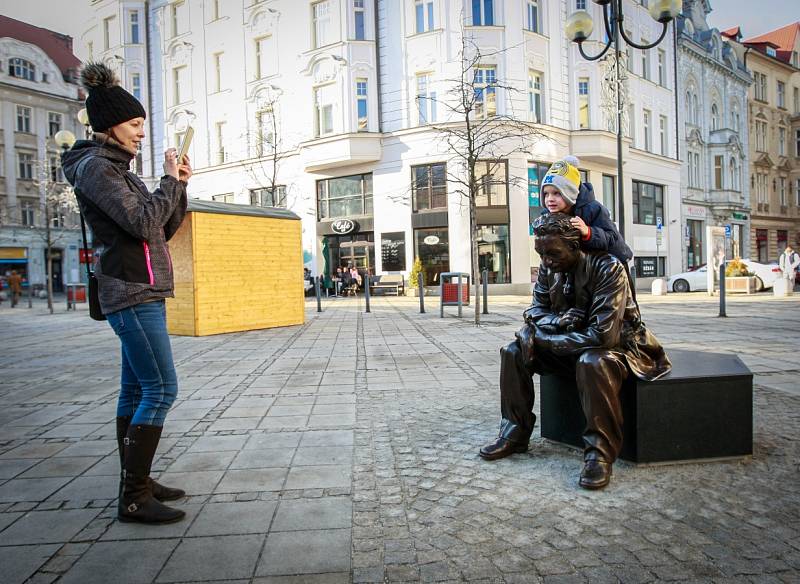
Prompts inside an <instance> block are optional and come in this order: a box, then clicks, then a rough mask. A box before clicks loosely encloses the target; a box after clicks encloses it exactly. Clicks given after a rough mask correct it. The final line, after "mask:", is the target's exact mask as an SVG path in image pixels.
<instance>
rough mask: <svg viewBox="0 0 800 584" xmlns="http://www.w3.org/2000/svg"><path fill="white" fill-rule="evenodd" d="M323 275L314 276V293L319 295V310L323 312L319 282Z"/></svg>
mask: <svg viewBox="0 0 800 584" xmlns="http://www.w3.org/2000/svg"><path fill="white" fill-rule="evenodd" d="M321 279H322V276H317V277H316V278H314V293H315V294H316V295H317V312H322V298H320V291H319V283H320V280H321Z"/></svg>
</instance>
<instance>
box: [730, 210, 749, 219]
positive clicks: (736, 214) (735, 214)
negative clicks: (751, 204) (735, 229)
mask: <svg viewBox="0 0 800 584" xmlns="http://www.w3.org/2000/svg"><path fill="white" fill-rule="evenodd" d="M731 216H732V217H733V218H734V219H738V220H739V221H747V213H740V212H739V211H734V212H733V213H731Z"/></svg>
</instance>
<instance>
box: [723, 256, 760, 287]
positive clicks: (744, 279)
mask: <svg viewBox="0 0 800 584" xmlns="http://www.w3.org/2000/svg"><path fill="white" fill-rule="evenodd" d="M758 288H759V280H758V278H757V277H756V276H755V274H753V272H751V271H750V270H748V269H747V266H746V265H745V263H744V262H743V261H742V260H740V259H739V258H735V259H733V260H731V261H730V262H728V265H727V266H726V267H725V291H726V292H731V293H736V292H742V293H744V294H753V293H754V292H757V291H758Z"/></svg>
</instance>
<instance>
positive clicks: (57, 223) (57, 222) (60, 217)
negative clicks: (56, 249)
mask: <svg viewBox="0 0 800 584" xmlns="http://www.w3.org/2000/svg"><path fill="white" fill-rule="evenodd" d="M50 225H52V226H53V227H58V228H62V227H66V226H67V214H66V213H64V211H62V210H61V209H56V210H55V211H53V216H52V218H51V219H50Z"/></svg>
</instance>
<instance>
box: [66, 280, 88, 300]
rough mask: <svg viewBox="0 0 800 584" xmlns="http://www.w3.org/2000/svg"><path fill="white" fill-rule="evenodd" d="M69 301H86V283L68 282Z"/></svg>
mask: <svg viewBox="0 0 800 584" xmlns="http://www.w3.org/2000/svg"><path fill="white" fill-rule="evenodd" d="M67 302H70V303H72V304H74V303H76V302H86V284H67Z"/></svg>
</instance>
